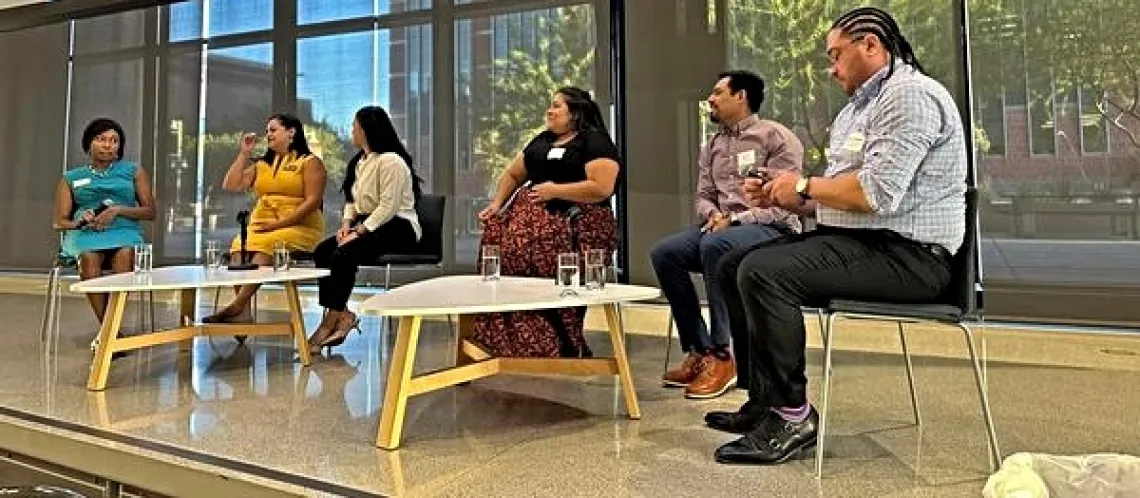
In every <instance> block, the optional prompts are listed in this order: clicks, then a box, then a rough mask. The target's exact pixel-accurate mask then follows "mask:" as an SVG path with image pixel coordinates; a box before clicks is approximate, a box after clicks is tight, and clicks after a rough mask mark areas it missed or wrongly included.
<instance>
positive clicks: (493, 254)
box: [480, 246, 502, 281]
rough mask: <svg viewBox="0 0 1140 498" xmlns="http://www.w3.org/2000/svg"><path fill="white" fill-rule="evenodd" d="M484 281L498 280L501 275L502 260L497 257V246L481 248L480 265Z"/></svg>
mask: <svg viewBox="0 0 1140 498" xmlns="http://www.w3.org/2000/svg"><path fill="white" fill-rule="evenodd" d="M480 269H481V271H482V274H483V280H484V281H495V280H498V279H499V277H500V276H501V275H502V260H501V259H500V256H499V246H483V258H482V261H481V264H480Z"/></svg>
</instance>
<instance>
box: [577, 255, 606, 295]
mask: <svg viewBox="0 0 1140 498" xmlns="http://www.w3.org/2000/svg"><path fill="white" fill-rule="evenodd" d="M606 256H607V254H606V250H604V249H587V250H586V263H585V264H584V265H583V270H584V275H583V278H582V281H583V287H585V288H586V290H588V291H596V290H602V289H604V288H605V287H606Z"/></svg>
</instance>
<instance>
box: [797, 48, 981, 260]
mask: <svg viewBox="0 0 1140 498" xmlns="http://www.w3.org/2000/svg"><path fill="white" fill-rule="evenodd" d="M886 73H887V68H883V70H881V71H879V72H878V73H876V74H875V75H874V76H872V77H871V78H870V79H869V80H867V82H866V83H864V84H863V86H861V87H860V88H859V89H858V90H857V91H856V92H855V94H854V95H852V97H851V100H850V102H848V104H847V106H846V107H844V108H843V110H842V111H840V113H839V115H838V116H836V118H835V121H834V122H833V123H832V125H831V138H830V142H829V145H828V149H827V160H828V166H827V171H826V172H825V173H824V176H825V177H829V178H830V177H835V176H838V175H840V174H843V173H848V172H855V174H856V176H857V177H858V178H859V183H860V185H862V187H863V192H864V193H865V195H866V197H867V202H868V204H870V205H871V210H872V212H870V213H853V212H846V211H840V210H838V209H832V208H829V207H826V206H823V205H819V207H818V208H817V210H816V217H817V220H818V221H819V223H820V224H822V225H829V226H836V227H848V228H870V229H889V230H893V231H895V232H898V233H899V234H902V235H903V236H905V237H908V238H910V239H913V240H916V241H919V242H925V243H935V244H940V245H942V246H943V247H945V248H946V249H947V250H949V251H950V252H952V253H953V252H957V251H958V248H959V246H961V245H962V239H963V236H964V235H965V232H966V219H965V218H966V217H965V209H966V203H965V192H966V168H967V164H966V138H965V134H964V132H963V128H962V119H961V117H960V116H959V114H958V108H957V106H956V105H955V104H954V99H953V98H952V97H951V96H950V92H948V91H947V90H946V88H945V87H943V86H942V84H940V83H938V82H937V81H935V80H934V79H932V78H930V77H928V76H926V75H924V74H922V73H920V72H919V71H918V70H916V69H914V68H913V67H911V66H910V65H908V64H905V63H903V62H902V61H899V60H896V61H895V71H894V74H892V75H891V77H890V78H885V79H884V77H885V76H886Z"/></svg>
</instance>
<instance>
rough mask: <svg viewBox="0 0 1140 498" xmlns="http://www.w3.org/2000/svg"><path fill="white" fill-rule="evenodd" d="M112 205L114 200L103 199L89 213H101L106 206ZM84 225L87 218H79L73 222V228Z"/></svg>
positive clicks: (96, 214) (97, 214)
mask: <svg viewBox="0 0 1140 498" xmlns="http://www.w3.org/2000/svg"><path fill="white" fill-rule="evenodd" d="M114 205H115V201H112V200H111V199H103V202H101V203H99V207H97V208H95V209H94V210H93V211H91V214H94V215H95V216H99V215H101V214H103V211H106V210H107V208H110V207H111V206H114ZM85 226H87V220H86V219H80V220H79V223H76V224H75V229H76V230H78V229H80V228H83V227H85Z"/></svg>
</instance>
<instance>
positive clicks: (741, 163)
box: [736, 150, 756, 170]
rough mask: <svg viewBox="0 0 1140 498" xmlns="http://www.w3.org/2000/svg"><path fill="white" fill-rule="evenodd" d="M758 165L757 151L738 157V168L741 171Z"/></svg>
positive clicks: (742, 153)
mask: <svg viewBox="0 0 1140 498" xmlns="http://www.w3.org/2000/svg"><path fill="white" fill-rule="evenodd" d="M753 164H756V151H754V150H746V151H744V152H741V153H739V154H737V155H736V167H737V168H738V169H740V170H744V168H746V167H748V166H752V165H753Z"/></svg>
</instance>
